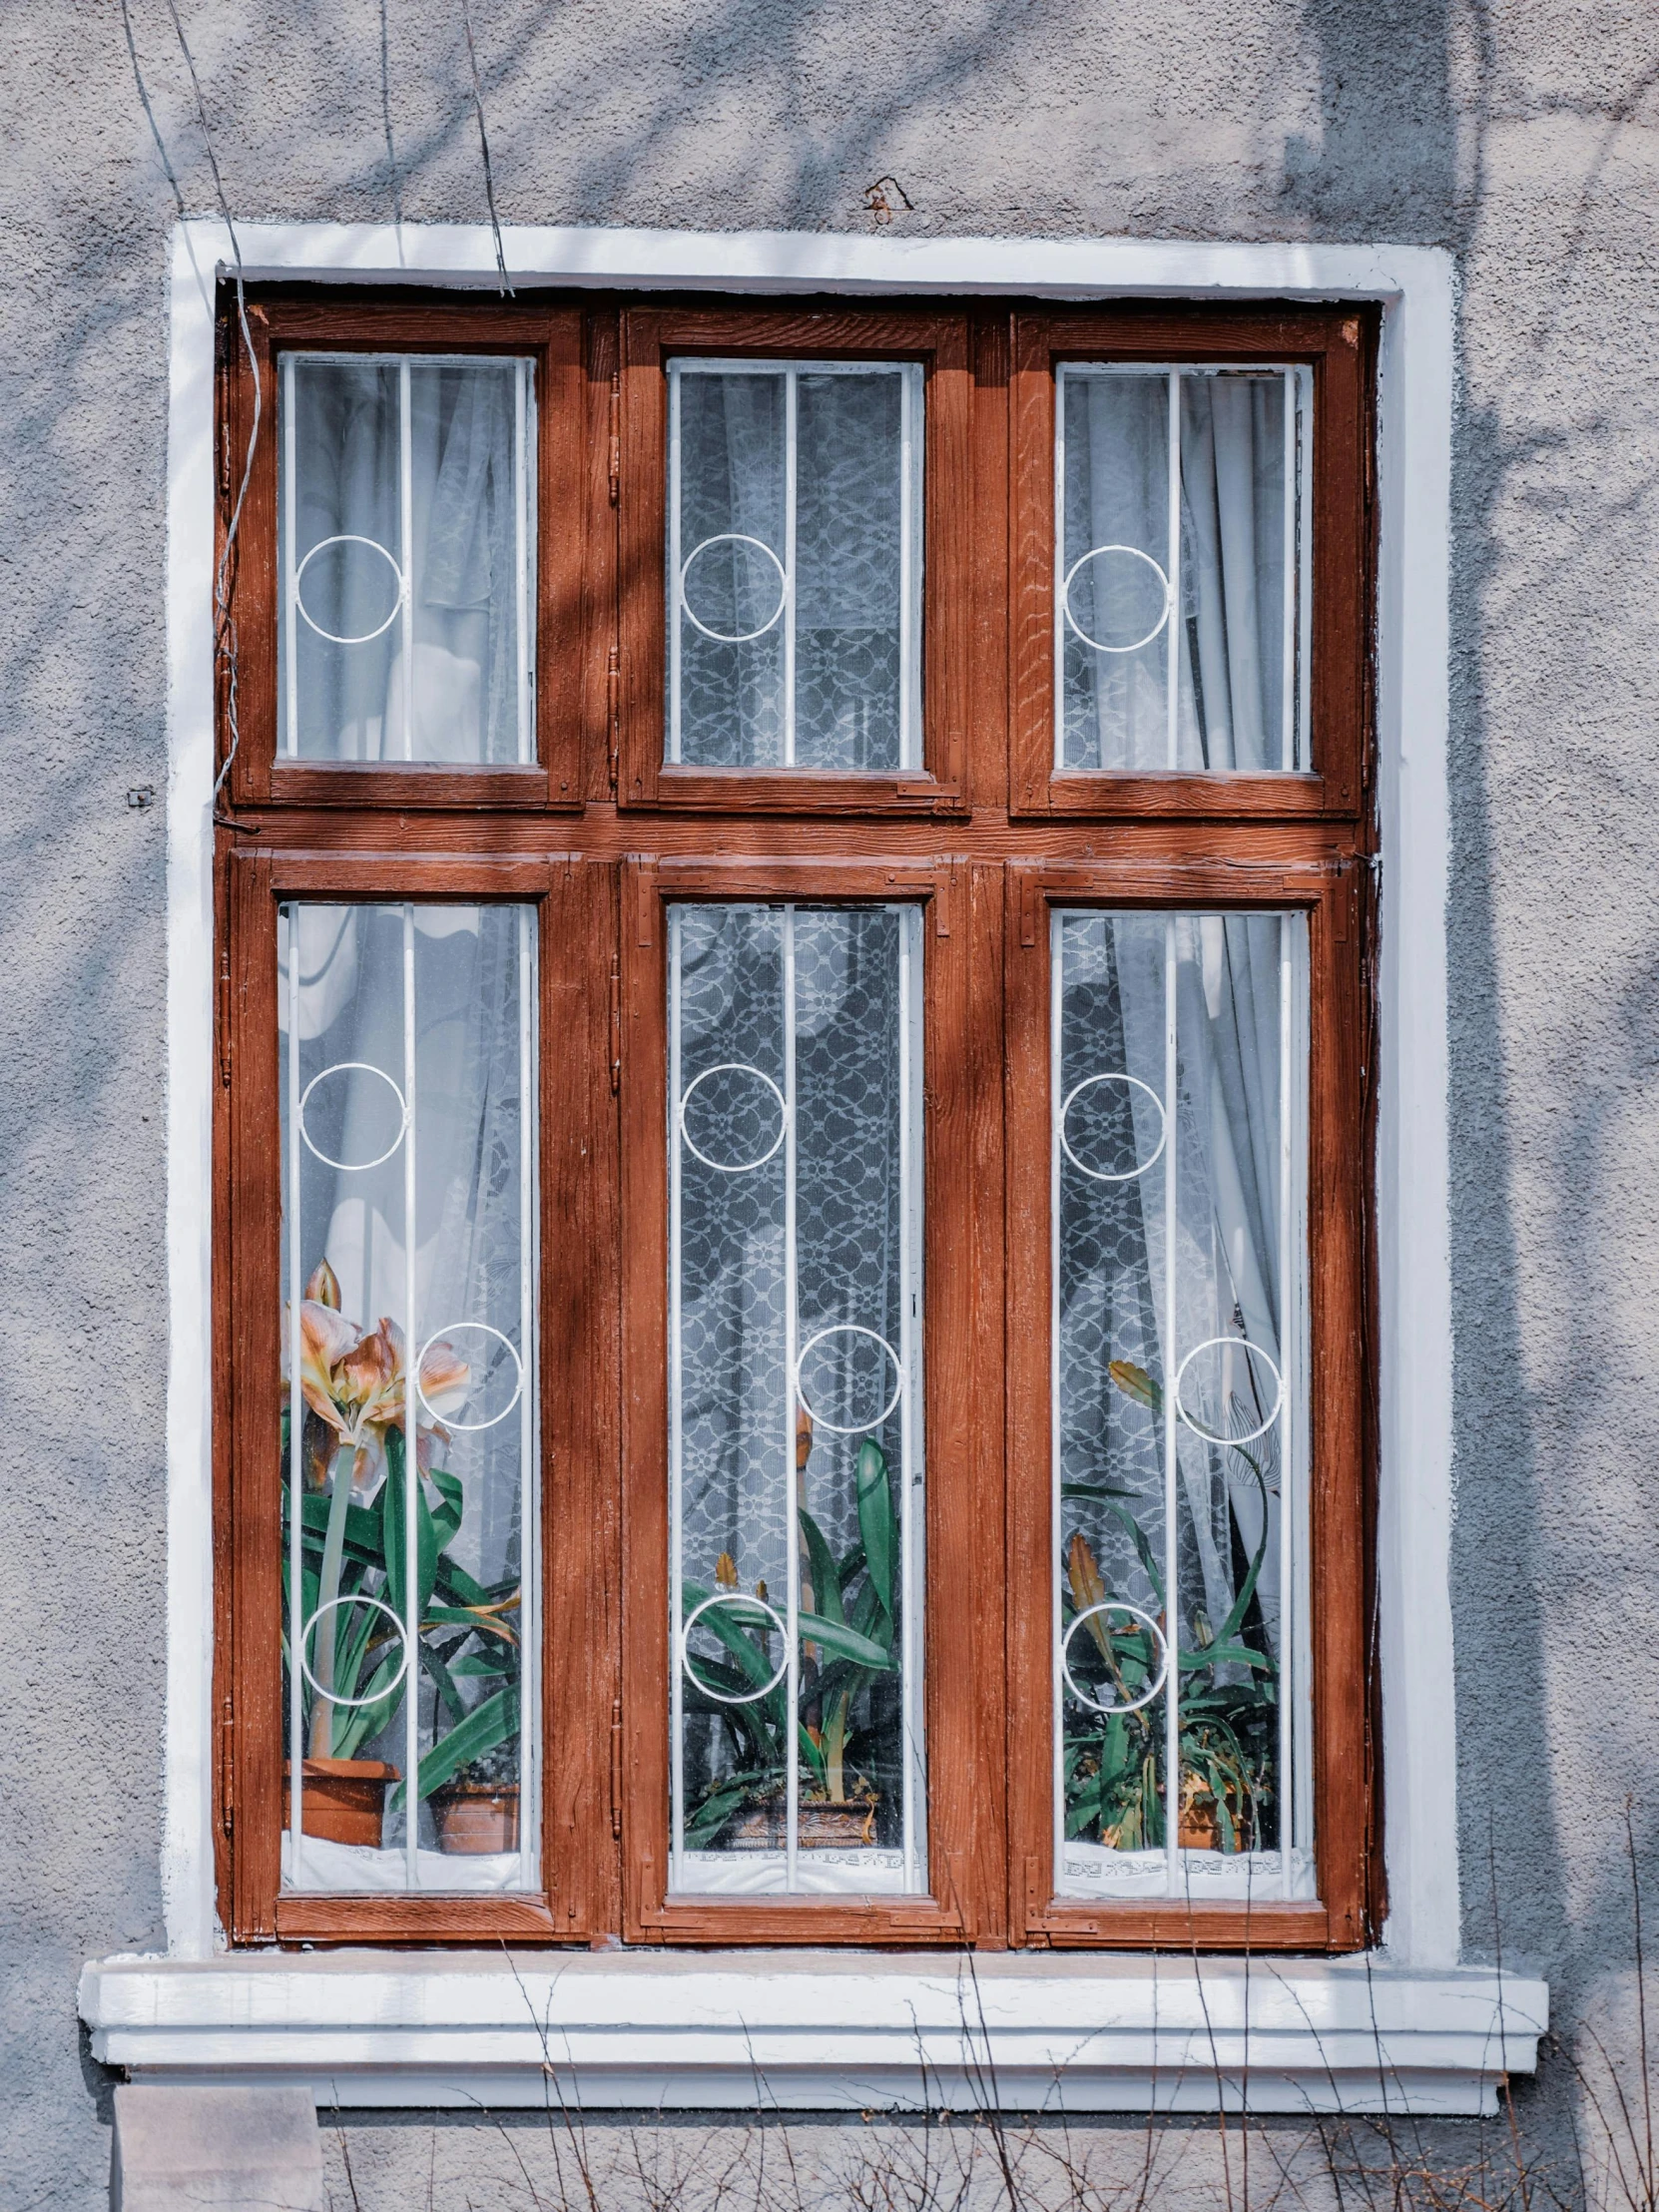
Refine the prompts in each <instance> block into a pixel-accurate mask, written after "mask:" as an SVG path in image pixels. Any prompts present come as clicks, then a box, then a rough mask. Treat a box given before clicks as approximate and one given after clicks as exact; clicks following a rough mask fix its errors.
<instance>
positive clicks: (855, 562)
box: [667, 361, 921, 771]
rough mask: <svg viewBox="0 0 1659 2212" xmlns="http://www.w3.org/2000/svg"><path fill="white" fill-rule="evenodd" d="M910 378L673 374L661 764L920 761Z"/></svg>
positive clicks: (825, 373) (678, 369)
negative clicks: (665, 744)
mask: <svg viewBox="0 0 1659 2212" xmlns="http://www.w3.org/2000/svg"><path fill="white" fill-rule="evenodd" d="M920 424H921V371H920V369H919V368H918V367H913V366H906V365H903V364H893V365H891V366H881V367H866V366H860V367H857V368H836V367H831V366H830V365H829V364H826V363H818V364H813V363H803V364H800V365H799V366H798V365H792V364H788V363H779V364H771V363H769V364H767V365H766V366H764V367H756V366H753V365H751V366H745V367H739V366H736V365H734V364H731V363H710V364H705V363H701V362H696V361H674V362H671V363H670V366H669V478H670V481H669V510H670V520H669V547H668V593H669V640H670V644H669V654H670V667H669V729H668V748H667V755H668V759H669V760H670V761H671V762H683V763H685V764H687V765H690V766H695V767H705V768H786V767H797V768H802V769H816V770H849V769H850V770H870V771H878V770H894V769H900V768H913V767H915V766H917V765H918V764H919V761H920V682H919V677H920V657H919V638H920V624H919V616H920V607H921V554H920V546H921V539H920V511H921V508H920V492H921V436H920Z"/></svg>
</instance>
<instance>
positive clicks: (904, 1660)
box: [821, 906, 921, 1892]
mask: <svg viewBox="0 0 1659 2212" xmlns="http://www.w3.org/2000/svg"><path fill="white" fill-rule="evenodd" d="M918 918H919V916H918V912H917V909H916V908H915V907H914V906H901V907H900V908H899V909H898V926H899V936H898V1220H899V1236H898V1357H899V1366H900V1368H901V1369H902V1371H903V1389H902V1391H901V1393H900V1396H899V1401H898V1408H899V1410H898V1545H899V1551H898V1558H899V1604H900V1606H901V1607H902V1611H901V1613H900V1615H899V1642H898V1663H899V1666H900V1668H901V1670H902V1672H901V1674H900V1678H899V1685H898V1690H899V1700H900V1711H901V1715H902V1719H901V1724H900V1725H901V1735H902V1746H903V1790H904V1802H903V1821H904V1834H903V1851H904V1887H905V1889H906V1890H907V1891H912V1892H913V1891H916V1890H918V1889H919V1888H920V1886H921V1884H920V1879H919V1869H918V1867H917V1861H916V1812H917V1807H918V1804H919V1792H918V1790H917V1787H916V1780H917V1773H916V1770H917V1767H918V1765H919V1761H918V1759H917V1756H916V1753H917V1750H918V1747H919V1736H918V1733H917V1724H916V1716H917V1712H918V1707H917V1705H916V1679H915V1656H916V1651H915V1646H916V1637H915V1625H916V1624H915V1615H916V1601H917V1598H918V1595H919V1593H920V1588H921V1584H920V1581H919V1579H918V1577H917V1575H916V1572H915V1561H914V1559H913V1558H912V1556H911V1543H912V1531H913V1525H914V1520H915V1515H914V1511H913V1509H912V1502H911V1500H912V1492H913V1490H914V1487H915V1472H916V1449H915V1443H916V1419H915V1376H916V1357H915V1355H916V1333H917V1331H916V1324H917V1319H918V1317H917V1314H916V1311H915V1309H916V1269H915V1264H914V1263H915V1249H916V1246H915V1223H914V1220H913V1218H912V1209H913V1208H914V1205H915V1199H916V1191H915V1180H916V1179H915V1174H914V1163H913V1160H912V1157H911V1151H910V1111H911V1097H912V1077H913V1072H914V1071H913V1070H912V1067H911V1064H910V1038H911V1008H912V1005H913V981H914V979H913V977H912V973H911V958H912V951H913V947H914V942H915V923H916V921H917V919H918ZM821 1610H822V1608H821Z"/></svg>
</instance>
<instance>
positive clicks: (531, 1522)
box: [518, 906, 542, 1889]
mask: <svg viewBox="0 0 1659 2212" xmlns="http://www.w3.org/2000/svg"><path fill="white" fill-rule="evenodd" d="M538 974H539V963H538V961H537V958H536V930H535V917H534V915H533V914H532V912H531V910H530V908H529V907H528V906H520V907H519V909H518V1206H519V1215H518V1341H519V1344H520V1345H521V1347H522V1348H523V1362H524V1380H523V1387H522V1388H521V1389H520V1391H519V1399H518V1482H519V1490H518V1496H519V1508H518V1522H519V1544H518V1556H519V1573H520V1576H521V1582H520V1597H519V1608H518V1620H519V1630H518V1633H519V1654H520V1657H519V1693H518V1696H519V1738H518V1765H519V1787H520V1798H521V1802H522V1803H523V1804H524V1805H525V1806H526V1807H528V1806H532V1805H539V1804H540V1803H541V1695H540V1688H541V1665H540V1653H541V1635H542V1624H541V1515H540V1512H539V1510H538V1504H539V1493H540V1482H539V1479H538V1474H539V1470H538V1467H537V1463H536V1462H537V1453H536V1408H537V1406H538V1405H539V1403H540V1400H541V1392H540V1390H539V1388H538V1387H537V1378H538V1375H539V1373H540V1368H541V1346H540V1343H539V1341H538V1339H537V1334H536V1284H537V1283H538V1282H539V1280H540V1277H541V1269H540V1265H539V1260H540V1236H539V1230H538V1219H539V1208H538V1205H537V1196H538V1193H537V1176H536V1143H535V1134H536V1124H537V1119H538V1116H537V1085H536V1065H537V1052H536V1043H537V1029H538V1023H537V1019H536V1013H537V1004H538V983H537V979H538ZM539 1826H540V1824H539V1823H538V1822H536V1821H534V1820H526V1821H521V1822H520V1824H519V1832H518V1849H519V1879H520V1881H521V1882H522V1883H523V1885H524V1887H525V1888H526V1889H528V1888H529V1887H530V1886H531V1884H532V1882H533V1881H534V1879H535V1869H536V1857H537V1844H538V1830H539Z"/></svg>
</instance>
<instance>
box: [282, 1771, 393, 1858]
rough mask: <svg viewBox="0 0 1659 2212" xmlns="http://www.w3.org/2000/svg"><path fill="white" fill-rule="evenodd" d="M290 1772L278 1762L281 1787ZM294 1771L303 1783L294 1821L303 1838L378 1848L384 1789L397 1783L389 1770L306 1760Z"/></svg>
mask: <svg viewBox="0 0 1659 2212" xmlns="http://www.w3.org/2000/svg"><path fill="white" fill-rule="evenodd" d="M291 1772H292V1770H291V1768H289V1767H288V1766H287V1765H285V1764H284V1765H283V1768H282V1785H283V1788H284V1789H285V1788H286V1787H287V1784H288V1778H289V1775H290V1774H291ZM299 1772H300V1777H301V1779H302V1781H303V1783H304V1791H303V1795H302V1802H301V1811H300V1823H301V1826H302V1828H303V1831H304V1833H305V1834H306V1835H307V1836H315V1837H317V1838H318V1839H320V1840H321V1841H322V1842H324V1843H329V1844H366V1845H367V1846H368V1847H369V1849H370V1850H371V1851H377V1850H378V1849H379V1846H380V1823H381V1820H382V1818H383V1817H384V1814H385V1809H386V1785H387V1783H388V1782H396V1781H397V1780H398V1779H399V1776H398V1771H397V1769H396V1768H395V1767H388V1766H387V1765H386V1763H385V1761H384V1760H383V1759H307V1760H306V1761H305V1763H304V1765H303V1766H302V1767H301V1768H300V1770H299Z"/></svg>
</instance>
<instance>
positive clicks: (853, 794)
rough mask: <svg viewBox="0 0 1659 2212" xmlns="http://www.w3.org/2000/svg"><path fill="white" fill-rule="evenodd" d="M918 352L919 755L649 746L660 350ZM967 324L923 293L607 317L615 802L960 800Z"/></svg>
mask: <svg viewBox="0 0 1659 2212" xmlns="http://www.w3.org/2000/svg"><path fill="white" fill-rule="evenodd" d="M695 354H704V355H712V356H715V357H720V356H722V355H732V354H747V355H749V356H750V357H751V358H754V359H763V360H764V359H767V358H773V359H803V358H812V359H819V360H835V361H849V360H869V361H919V362H920V363H921V364H922V368H923V371H924V384H923V390H924V403H923V414H924V421H925V431H924V444H923V464H922V516H923V521H922V574H923V591H922V621H921V640H920V645H921V724H922V731H921V735H922V751H921V766H920V767H919V768H915V769H906V770H902V771H897V770H895V771H893V772H892V773H890V774H881V773H877V774H870V775H864V774H849V773H844V772H837V771H829V770H816V771H815V770H810V769H788V768H778V769H748V768H725V769H722V768H687V767H683V766H679V765H674V766H670V765H668V764H667V763H665V761H664V759H663V754H664V750H665V748H664V733H665V728H666V711H667V675H666V670H667V659H668V654H667V636H666V626H667V608H666V604H665V599H666V595H665V592H664V582H663V563H664V554H663V547H664V542H665V533H666V529H667V500H668V458H667V446H668V430H667V393H668V377H667V364H668V362H669V360H670V358H671V357H676V356H687V355H695ZM970 404H971V385H970V372H969V359H968V322H967V317H966V315H965V314H964V313H962V312H961V311H960V310H957V311H956V312H953V313H950V312H943V311H941V310H940V309H938V308H936V307H931V308H919V307H917V308H912V307H892V306H886V305H882V306H859V307H835V308H832V309H830V310H829V311H825V310H823V309H820V308H816V307H812V306H806V305H800V306H792V307H788V308H785V309H783V310H779V309H778V308H776V307H772V308H769V307H765V306H753V307H750V306H746V307H728V306H721V307H711V306H708V305H699V306H695V307H674V306H668V307H664V306H642V307H630V308H628V309H627V310H626V311H625V312H624V314H623V317H622V352H621V372H620V383H619V408H620V428H619V438H620V447H619V455H618V466H619V469H620V476H621V486H622V487H624V488H623V489H622V491H621V495H620V498H619V504H620V507H621V541H620V542H621V562H622V576H621V583H622V590H621V627H620V646H621V668H620V675H621V693H622V698H621V739H620V765H619V769H618V774H617V799H618V803H619V805H621V806H622V807H624V808H628V809H640V810H654V809H659V808H661V809H669V808H687V809H692V810H697V811H699V812H702V813H720V814H737V815H752V814H812V815H827V814H829V815H857V816H860V817H864V818H869V817H872V816H873V817H881V816H895V815H897V816H901V815H958V814H960V813H962V812H963V811H964V801H963V789H962V779H963V776H964V774H965V766H964V763H965V756H966V749H967V736H966V734H967V712H968V692H969V682H968V654H969V642H970V641H969V631H970V623H971V612H972V588H971V582H970V570H969V564H970V544H969V533H968V529H967V527H966V523H967V516H968V513H969V510H970V504H971V491H970V458H969V410H970Z"/></svg>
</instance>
